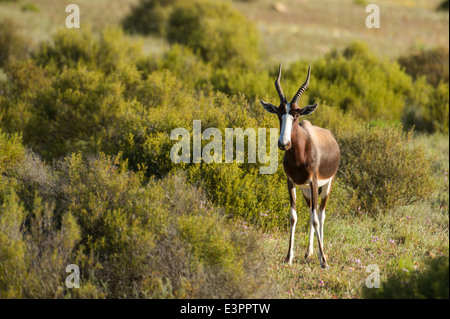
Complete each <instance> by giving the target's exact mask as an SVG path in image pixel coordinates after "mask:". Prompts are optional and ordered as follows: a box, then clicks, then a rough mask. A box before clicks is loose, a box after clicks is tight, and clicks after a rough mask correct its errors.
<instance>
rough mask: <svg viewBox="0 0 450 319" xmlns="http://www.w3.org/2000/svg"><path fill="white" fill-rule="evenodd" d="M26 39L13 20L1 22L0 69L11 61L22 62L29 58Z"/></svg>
mask: <svg viewBox="0 0 450 319" xmlns="http://www.w3.org/2000/svg"><path fill="white" fill-rule="evenodd" d="M27 54H28V50H27V47H26V40H25V38H24V37H23V36H22V35H21V34H20V33H19V31H18V30H17V25H16V24H15V23H14V21H13V20H11V19H4V20H2V21H0V68H2V67H4V66H5V65H6V64H7V63H8V62H9V61H10V60H20V59H23V58H25V57H26V56H27Z"/></svg>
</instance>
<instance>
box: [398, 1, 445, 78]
mask: <svg viewBox="0 0 450 319" xmlns="http://www.w3.org/2000/svg"><path fill="white" fill-rule="evenodd" d="M447 3H448V2H447ZM448 59H449V53H448V48H437V49H430V50H424V51H421V52H419V53H416V54H412V55H407V56H402V57H400V58H399V59H398V63H399V64H400V65H401V66H402V67H404V68H405V72H406V73H408V74H409V75H411V76H412V77H413V79H414V80H417V79H418V78H419V77H421V76H425V78H426V79H427V82H428V83H430V84H431V85H433V86H434V87H437V86H438V85H439V83H440V82H446V83H448V72H449V65H448Z"/></svg>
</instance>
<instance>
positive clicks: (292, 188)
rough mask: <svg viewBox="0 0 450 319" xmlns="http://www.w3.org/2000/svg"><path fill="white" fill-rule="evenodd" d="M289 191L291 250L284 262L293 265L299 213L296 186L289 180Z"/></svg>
mask: <svg viewBox="0 0 450 319" xmlns="http://www.w3.org/2000/svg"><path fill="white" fill-rule="evenodd" d="M288 191H289V198H290V201H291V209H290V217H289V221H290V224H291V233H290V236H289V250H288V253H287V256H286V259H285V260H284V262H287V263H289V264H292V259H293V258H294V238H295V226H296V225H297V212H296V211H295V208H296V199H297V196H296V193H295V186H294V183H293V182H292V181H291V180H290V179H289V178H288Z"/></svg>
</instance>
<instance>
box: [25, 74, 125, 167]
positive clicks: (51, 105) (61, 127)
mask: <svg viewBox="0 0 450 319" xmlns="http://www.w3.org/2000/svg"><path fill="white" fill-rule="evenodd" d="M33 102H34V105H35V108H34V110H33V114H32V116H31V118H30V121H29V123H28V125H27V127H26V128H25V133H24V139H25V141H26V143H27V144H29V145H31V146H32V147H34V148H35V149H36V150H38V151H39V153H40V154H42V155H44V156H45V157H46V158H48V159H51V158H54V157H60V156H63V155H65V154H66V153H68V152H74V151H78V150H86V151H89V152H95V151H96V150H98V149H99V147H100V145H101V143H102V141H103V140H104V139H107V136H109V135H110V134H111V132H110V131H111V129H113V126H114V124H115V121H116V119H117V118H118V117H119V115H120V113H121V112H122V109H123V108H124V103H125V102H124V100H123V97H122V87H121V85H120V83H118V82H115V81H114V79H113V78H111V77H107V76H106V75H105V74H104V73H102V72H100V71H94V70H93V71H89V70H87V69H86V67H84V66H79V67H78V68H76V69H66V70H64V71H62V72H61V74H60V76H59V77H54V78H53V79H52V82H51V84H50V85H49V86H48V87H46V88H42V89H41V91H40V92H38V93H37V94H36V98H35V100H34V101H33Z"/></svg>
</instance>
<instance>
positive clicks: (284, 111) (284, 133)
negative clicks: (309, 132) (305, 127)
mask: <svg viewBox="0 0 450 319" xmlns="http://www.w3.org/2000/svg"><path fill="white" fill-rule="evenodd" d="M310 75H311V65H310V66H309V68H308V75H307V77H306V81H305V83H303V85H302V86H300V88H299V89H298V91H297V93H295V95H294V97H293V98H292V101H291V102H290V103H289V102H288V101H287V100H286V96H285V95H284V93H283V89H282V88H281V84H280V79H281V63H280V68H279V69H278V76H277V79H276V80H275V88H276V89H277V92H278V96H279V97H280V105H279V106H278V107H276V106H275V105H273V104H271V103H268V102H265V101H263V100H261V105H262V106H263V107H264V108H265V109H266V111H268V112H270V113H274V114H276V115H277V116H278V119H279V121H280V138H279V139H278V147H279V148H280V150H283V151H287V150H288V149H289V148H290V147H291V135H292V127H293V125H294V123H297V121H298V118H299V117H300V116H305V115H308V114H311V113H312V112H314V110H315V109H316V107H317V103H315V104H313V105H307V106H305V107H304V108H300V107H299V106H298V101H299V100H300V97H301V96H302V94H303V92H305V90H306V88H307V87H308V85H309V77H310Z"/></svg>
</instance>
